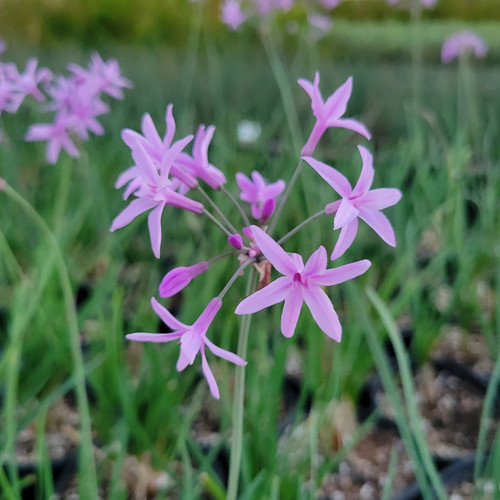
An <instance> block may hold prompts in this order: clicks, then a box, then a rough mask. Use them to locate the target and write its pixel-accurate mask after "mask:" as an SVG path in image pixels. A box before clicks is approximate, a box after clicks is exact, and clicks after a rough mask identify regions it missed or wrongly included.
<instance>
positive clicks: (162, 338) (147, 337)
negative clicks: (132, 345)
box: [125, 332, 182, 342]
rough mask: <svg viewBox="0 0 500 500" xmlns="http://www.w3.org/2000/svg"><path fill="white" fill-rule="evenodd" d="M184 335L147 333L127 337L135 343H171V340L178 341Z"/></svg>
mask: <svg viewBox="0 0 500 500" xmlns="http://www.w3.org/2000/svg"><path fill="white" fill-rule="evenodd" d="M181 335H182V333H177V332H175V333H146V332H136V333H129V334H128V335H126V336H125V337H126V338H127V339H128V340H133V341H135V342H170V341H171V340H177V339H178V338H180V337H181Z"/></svg>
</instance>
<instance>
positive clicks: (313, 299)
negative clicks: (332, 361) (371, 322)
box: [235, 226, 371, 342]
mask: <svg viewBox="0 0 500 500" xmlns="http://www.w3.org/2000/svg"><path fill="white" fill-rule="evenodd" d="M251 229H252V233H253V236H254V238H255V242H256V243H257V245H258V247H259V248H260V250H261V252H262V254H263V255H264V256H265V257H266V259H267V260H268V261H269V262H270V263H271V264H272V266H273V267H274V268H275V269H276V270H277V271H278V272H280V273H281V274H283V276H282V277H281V278H278V279H276V280H275V281H273V282H272V283H270V284H269V285H267V286H265V287H264V288H262V289H261V290H259V291H257V292H255V293H253V294H252V295H250V296H249V297H247V298H245V299H243V301H241V302H240V303H239V305H238V307H237V308H236V311H235V312H236V314H253V313H255V312H257V311H260V310H261V309H264V308H266V307H269V306H272V305H274V304H277V303H279V302H282V301H285V304H284V306H283V312H282V315H281V333H282V334H283V335H284V336H285V337H291V336H292V335H293V334H294V332H295V327H296V326H297V321H298V319H299V314H300V310H301V308H302V304H303V303H304V302H305V303H306V305H307V307H308V308H309V310H310V311H311V314H312V316H313V318H314V321H316V323H317V324H318V326H319V327H320V328H321V330H322V331H323V332H324V333H326V335H328V336H329V337H330V338H332V339H333V340H336V341H337V342H340V339H341V337H342V327H341V325H340V321H339V318H338V316H337V313H336V312H335V310H334V308H333V305H332V303H331V301H330V299H329V298H328V295H327V294H326V293H325V292H324V291H323V289H322V287H324V286H332V285H337V284H339V283H342V282H344V281H347V280H350V279H352V278H355V277H356V276H359V275H361V274H363V273H364V272H365V271H366V270H367V269H368V268H369V267H370V265H371V264H370V261H368V260H360V261H358V262H352V263H351V264H347V265H344V266H340V267H337V268H334V269H326V264H327V256H326V250H325V248H324V247H323V246H320V247H319V248H318V249H317V250H316V251H315V252H314V253H313V254H312V255H311V256H310V257H309V260H308V261H307V262H306V264H305V265H304V262H303V260H302V257H301V256H300V255H299V254H295V253H294V254H288V253H287V252H285V250H283V248H281V246H280V245H278V243H276V242H275V241H274V240H273V239H272V238H271V236H269V235H268V234H267V233H265V232H264V231H263V230H262V229H260V228H258V227H257V226H251Z"/></svg>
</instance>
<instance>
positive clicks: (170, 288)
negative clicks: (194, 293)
mask: <svg viewBox="0 0 500 500" xmlns="http://www.w3.org/2000/svg"><path fill="white" fill-rule="evenodd" d="M208 267H209V265H208V262H199V263H198V264H195V265H194V266H189V267H176V268H175V269H172V270H171V271H169V272H168V273H167V274H166V275H165V277H164V278H163V279H162V280H161V283H160V297H172V295H175V294H176V293H177V292H180V291H181V290H182V289H183V288H185V287H186V286H187V285H189V283H191V280H192V279H193V278H195V277H196V276H198V275H199V274H202V273H204V272H205V271H206V270H207V269H208Z"/></svg>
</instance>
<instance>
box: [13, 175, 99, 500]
mask: <svg viewBox="0 0 500 500" xmlns="http://www.w3.org/2000/svg"><path fill="white" fill-rule="evenodd" d="M4 192H5V194H6V195H7V196H8V197H9V198H10V199H11V200H12V201H13V202H14V203H16V204H17V205H18V206H19V207H20V208H21V209H22V210H23V211H24V212H25V213H26V215H27V216H28V217H29V218H30V219H31V220H32V221H33V222H34V223H35V224H36V225H37V226H38V227H39V229H40V230H41V231H42V233H43V234H44V235H45V237H46V238H47V241H48V243H49V245H50V247H51V249H52V255H53V257H54V259H55V264H56V267H57V273H58V275H59V281H60V284H61V289H62V293H63V298H64V308H65V314H66V321H67V323H68V331H69V336H70V339H69V340H70V348H71V355H72V358H73V359H72V361H73V370H74V377H75V385H76V397H77V402H78V409H79V413H80V419H81V422H80V426H81V431H80V432H81V451H80V467H81V477H80V481H79V483H80V494H81V497H82V498H98V493H97V491H98V487H97V477H96V469H95V463H94V454H93V445H92V429H91V423H90V411H89V406H88V399H87V394H86V392H85V370H84V363H83V357H82V351H81V347H80V333H79V330H78V319H77V315H76V311H75V304H74V300H73V292H72V290H71V282H70V279H69V274H68V269H67V267H66V264H65V262H64V257H63V255H62V253H61V250H60V248H59V244H58V243H57V239H56V237H55V236H54V234H53V233H52V231H51V230H50V228H49V226H47V224H46V222H45V221H44V220H43V219H42V218H41V217H40V215H39V214H38V212H37V211H36V210H35V209H34V208H33V206H32V205H31V204H30V203H29V202H28V201H27V200H26V199H25V198H24V197H23V196H21V195H20V194H19V193H18V192H17V191H16V190H15V189H13V188H12V187H11V186H10V185H8V184H6V185H5V187H4Z"/></svg>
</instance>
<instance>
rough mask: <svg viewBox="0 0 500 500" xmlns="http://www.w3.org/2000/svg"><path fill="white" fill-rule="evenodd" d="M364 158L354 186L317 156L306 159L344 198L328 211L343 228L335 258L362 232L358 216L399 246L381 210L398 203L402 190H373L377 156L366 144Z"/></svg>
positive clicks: (335, 222)
mask: <svg viewBox="0 0 500 500" xmlns="http://www.w3.org/2000/svg"><path fill="white" fill-rule="evenodd" d="M358 150H359V152H360V154H361V158H362V161H363V167H362V170H361V175H360V176H359V179H358V182H357V184H356V186H355V187H354V189H352V187H351V184H350V183H349V181H348V180H347V178H346V177H345V176H344V175H342V174H341V173H340V172H338V171H337V170H335V169H334V168H332V167H330V166H329V165H326V164H325V163H322V162H320V161H318V160H315V159H314V158H310V157H304V158H303V159H304V160H305V161H306V162H307V163H309V165H311V167H312V168H314V170H316V172H318V174H319V175H320V176H321V177H322V178H323V179H324V180H325V181H326V182H328V184H330V186H331V187H332V188H333V189H334V190H335V191H336V192H337V193H338V194H339V195H340V196H341V197H342V199H341V200H338V201H335V202H333V203H329V204H328V205H327V206H326V207H325V211H326V213H329V214H333V213H335V218H334V220H333V229H341V231H340V235H339V239H338V240H337V243H336V245H335V248H334V249H333V252H332V255H331V257H330V258H331V259H332V260H335V259H338V258H339V257H340V256H341V255H343V254H344V252H345V251H346V250H347V249H348V248H349V247H350V246H351V244H352V242H353V240H354V237H355V236H356V233H357V231H358V217H359V218H361V219H363V220H364V221H365V222H366V223H367V224H368V225H369V226H370V227H371V228H372V229H373V230H374V231H375V232H376V233H377V234H378V235H379V236H380V237H381V238H382V239H383V240H384V241H385V242H386V243H387V244H389V245H391V246H393V247H394V246H396V237H395V235H394V230H393V228H392V226H391V223H390V222H389V219H387V217H386V216H385V215H384V214H383V213H381V212H380V210H382V209H384V208H387V207H390V206H392V205H395V204H396V203H397V202H398V201H399V200H400V199H401V196H402V194H401V191H399V189H395V188H379V189H372V190H370V188H371V185H372V182H373V175H374V170H373V156H372V154H371V153H370V152H369V151H368V150H367V149H366V148H364V147H363V146H358Z"/></svg>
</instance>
